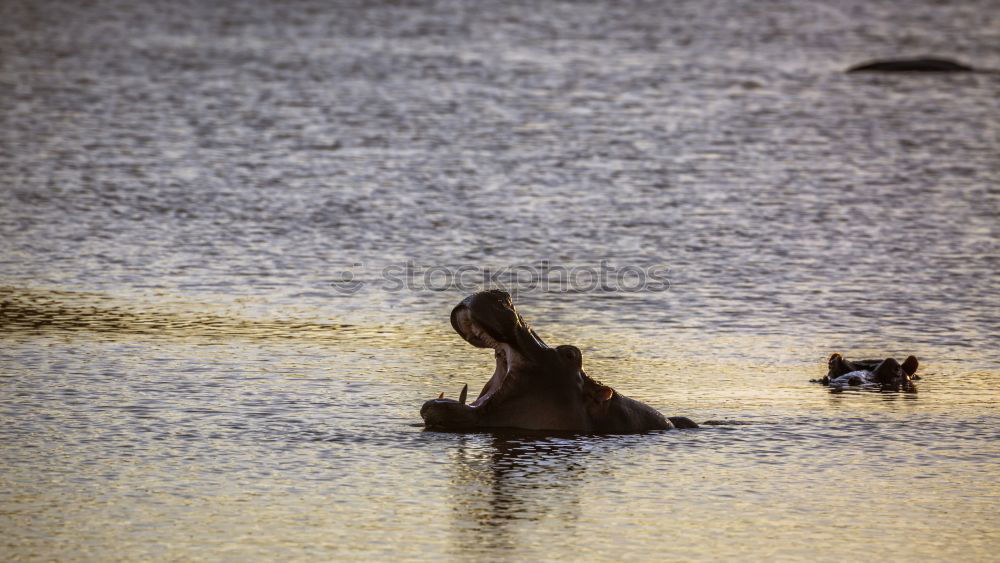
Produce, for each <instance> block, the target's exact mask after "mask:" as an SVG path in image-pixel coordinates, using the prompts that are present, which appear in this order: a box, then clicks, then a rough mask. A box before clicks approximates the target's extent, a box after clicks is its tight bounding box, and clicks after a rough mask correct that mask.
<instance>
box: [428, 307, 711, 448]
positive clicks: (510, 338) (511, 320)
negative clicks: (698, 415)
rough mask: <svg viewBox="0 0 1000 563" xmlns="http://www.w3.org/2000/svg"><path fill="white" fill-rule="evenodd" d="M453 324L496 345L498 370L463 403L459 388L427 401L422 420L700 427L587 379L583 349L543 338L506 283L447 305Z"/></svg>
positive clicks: (551, 428) (471, 425) (578, 427)
mask: <svg viewBox="0 0 1000 563" xmlns="http://www.w3.org/2000/svg"><path fill="white" fill-rule="evenodd" d="M451 326H452V327H454V329H455V332H457V333H458V334H459V335H460V336H461V337H462V338H464V339H465V340H466V341H467V342H469V343H470V344H472V345H473V346H475V347H477V348H493V350H494V357H495V358H496V370H495V371H494V373H493V376H492V377H491V378H490V380H489V381H488V382H487V383H486V385H485V386H484V387H483V390H482V391H481V392H480V393H479V397H478V398H477V399H476V400H475V401H473V402H472V403H471V404H468V405H467V404H465V394H466V393H465V389H464V388H463V390H462V393H461V397H460V399H459V400H458V401H456V400H454V399H445V398H443V397H440V398H437V399H432V400H430V401H427V402H426V403H424V405H423V406H422V407H421V408H420V416H421V417H423V419H424V424H425V426H426V427H427V428H432V429H438V430H475V429H487V428H491V429H492V428H517V429H521V430H536V431H548V432H583V433H607V434H624V433H632V432H644V431H647V430H668V429H671V428H697V427H698V425H697V424H695V423H694V422H692V421H691V420H690V419H687V418H684V417H670V418H667V417H664V416H663V415H662V414H660V413H659V412H657V411H656V410H655V409H653V408H652V407H649V406H647V405H645V404H643V403H641V402H639V401H636V400H634V399H630V398H628V397H626V396H624V395H622V394H620V393H618V392H617V391H615V390H614V389H612V388H611V387H608V386H606V385H602V384H601V383H599V382H597V381H595V380H593V379H591V378H590V377H589V376H587V374H586V373H585V372H584V371H583V356H582V354H581V353H580V350H579V349H578V348H576V347H575V346H568V345H563V346H557V347H555V348H550V347H549V346H547V345H546V344H545V342H543V341H542V339H541V338H539V337H538V335H537V334H535V331H534V330H532V329H531V328H529V327H528V325H527V323H525V322H524V319H522V318H521V315H520V314H518V312H517V310H516V309H515V308H514V304H513V302H512V301H511V298H510V295H508V294H507V293H505V292H503V291H498V290H491V291H483V292H480V293H476V294H475V295H471V296H469V297H467V298H466V299H464V300H463V301H462V302H461V303H459V304H458V305H457V306H456V307H455V308H454V309H453V310H452V312H451Z"/></svg>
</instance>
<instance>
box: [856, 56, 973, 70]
mask: <svg viewBox="0 0 1000 563" xmlns="http://www.w3.org/2000/svg"><path fill="white" fill-rule="evenodd" d="M974 70H975V69H973V68H972V67H971V66H968V65H964V64H962V63H959V62H955V61H952V60H949V59H934V58H929V57H924V58H916V59H887V60H883V61H870V62H867V63H862V64H859V65H855V66H852V67H851V68H849V69H847V72H973V71H974Z"/></svg>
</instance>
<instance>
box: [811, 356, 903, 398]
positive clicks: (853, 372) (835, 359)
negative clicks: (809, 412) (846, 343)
mask: <svg viewBox="0 0 1000 563" xmlns="http://www.w3.org/2000/svg"><path fill="white" fill-rule="evenodd" d="M918 365H919V362H918V361H917V358H916V357H915V356H909V357H907V358H906V360H904V361H903V363H902V364H900V363H899V362H897V361H896V359H895V358H886V359H884V360H855V361H853V362H849V361H847V360H846V359H845V358H844V357H843V356H841V355H840V354H834V355H832V356H830V360H829V361H828V362H827V374H826V377H823V378H822V379H815V380H813V381H815V382H816V383H822V384H824V385H829V386H830V387H837V388H842V387H845V386H875V385H877V386H879V387H881V388H882V389H897V390H898V389H905V390H913V383H912V382H913V381H914V380H917V379H920V376H918V375H914V374H915V373H916V371H917V366H918Z"/></svg>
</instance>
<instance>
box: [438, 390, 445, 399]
mask: <svg viewBox="0 0 1000 563" xmlns="http://www.w3.org/2000/svg"><path fill="white" fill-rule="evenodd" d="M438 399H444V391H441V394H440V395H438Z"/></svg>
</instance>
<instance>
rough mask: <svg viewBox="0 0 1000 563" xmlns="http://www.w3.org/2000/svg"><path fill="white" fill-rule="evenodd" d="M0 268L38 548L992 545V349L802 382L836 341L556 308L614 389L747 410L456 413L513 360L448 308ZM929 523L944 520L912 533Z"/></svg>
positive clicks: (716, 552)
mask: <svg viewBox="0 0 1000 563" xmlns="http://www.w3.org/2000/svg"><path fill="white" fill-rule="evenodd" d="M0 291H2V292H0V296H2V299H0V302H2V303H3V304H4V305H3V315H2V317H0V338H2V340H3V342H4V349H3V350H2V351H0V354H2V358H3V361H4V364H3V366H4V374H3V379H2V385H3V386H2V387H0V414H2V417H3V420H4V422H5V425H4V427H3V428H2V429H0V437H2V440H3V443H4V445H5V448H4V455H3V458H2V459H0V469H2V471H0V491H2V492H0V526H2V528H3V530H4V531H5V533H6V535H7V537H8V545H9V548H8V553H10V554H12V555H13V556H15V557H18V558H40V559H48V558H87V559H102V560H103V559H115V558H124V559H174V558H180V559H188V558H198V557H203V556H204V555H205V554H206V553H208V554H213V556H220V557H230V556H231V557H233V558H246V557H254V558H272V559H279V558H281V559H285V558H304V559H329V558H335V557H352V558H389V557H393V556H398V555H399V554H401V553H402V554H408V555H410V556H413V557H416V558H428V559H432V558H434V559H439V558H442V557H444V558H466V557H470V558H477V559H497V558H514V559H539V558H553V559H573V558H582V559H605V558H614V559H622V558H625V559H629V558H635V559H643V558H647V557H649V556H650V554H651V553H656V554H669V555H670V556H672V557H679V558H685V559H734V558H735V559H738V558H741V557H744V556H745V555H746V553H748V552H752V553H755V554H760V555H762V556H773V557H776V558H796V559H797V558H811V557H813V556H814V555H815V553H816V549H818V548H822V550H823V553H824V554H827V555H828V556H829V557H831V558H834V559H863V558H868V557H879V558H883V557H884V558H901V559H912V558H928V557H930V558H949V559H979V558H983V557H987V556H988V554H989V553H991V552H992V549H993V548H994V547H995V546H996V545H997V537H996V530H997V529H998V520H997V516H996V514H997V513H996V510H995V509H996V506H995V504H996V503H995V499H996V498H997V495H998V494H1000V488H998V484H997V482H996V479H995V475H996V472H997V470H998V465H997V463H998V462H997V460H998V459H1000V450H998V446H997V444H1000V424H998V420H997V417H996V414H995V413H996V406H997V399H998V393H997V392H996V391H995V390H994V389H993V388H992V387H990V385H989V383H990V382H991V381H995V380H996V377H997V376H998V374H997V373H996V372H993V371H969V370H967V369H965V367H966V364H964V363H962V362H949V361H947V360H946V361H940V360H938V359H937V358H935V357H933V356H932V357H931V358H928V359H927V360H926V361H925V364H924V366H923V367H922V369H921V372H920V373H922V374H923V375H924V380H922V381H921V382H920V383H919V384H918V388H919V391H918V393H916V394H906V393H877V392H863V391H845V392H843V393H839V394H835V393H830V392H829V390H828V389H826V388H823V387H820V386H817V385H814V384H810V383H808V380H809V379H810V378H814V377H817V376H819V375H821V374H822V370H823V365H824V361H825V353H826V350H825V349H824V347H825V346H827V344H826V343H825V342H823V341H822V340H818V341H812V340H810V339H809V338H807V337H803V338H798V339H788V338H782V339H774V338H770V337H767V336H754V335H726V334H720V335H702V336H700V337H698V338H693V337H691V336H685V335H683V334H670V333H669V332H665V333H663V334H652V333H649V332H648V331H646V332H643V331H641V330H636V331H633V330H632V329H630V328H628V327H625V328H622V329H617V330H616V329H614V328H608V327H606V326H602V327H596V326H589V325H587V324H586V323H582V324H574V323H565V322H563V323H558V322H544V320H542V321H538V322H536V323H534V324H535V328H536V329H537V330H538V331H539V333H540V334H541V335H542V337H543V338H545V339H546V340H547V341H548V342H549V343H550V344H558V343H563V342H572V343H574V344H577V345H579V346H581V348H583V350H584V356H585V366H586V368H587V369H588V371H589V372H590V373H592V374H593V375H594V376H595V377H597V378H598V379H601V380H603V381H605V382H606V383H608V384H610V385H612V386H614V387H616V388H617V389H618V390H619V391H620V392H623V393H625V394H627V395H629V396H633V397H635V398H638V399H641V400H644V401H647V402H649V403H650V404H652V405H654V406H655V407H657V408H659V409H661V410H662V411H664V412H665V413H667V414H669V415H683V416H690V417H692V418H694V419H695V420H697V421H700V422H704V421H706V420H710V419H712V420H728V421H734V422H738V423H741V424H738V425H722V426H711V425H706V426H704V427H703V428H702V429H699V430H696V431H675V432H666V433H653V434H648V435H638V436H550V437H544V436H531V435H516V434H492V433H482V434H446V433H436V432H425V431H423V430H422V429H421V428H420V425H419V422H420V420H419V415H418V409H419V406H420V404H421V403H422V401H423V400H425V399H427V398H429V397H431V396H434V395H436V394H437V392H439V391H442V390H443V391H446V392H447V393H448V394H449V395H451V394H453V393H456V392H457V391H458V389H459V388H460V386H461V384H462V383H466V382H467V383H469V384H470V387H472V388H474V389H475V388H477V387H478V386H480V385H482V383H483V382H484V381H485V380H486V378H487V377H488V375H489V373H490V372H491V371H492V358H491V356H490V354H489V353H488V351H483V350H478V349H474V348H472V347H470V346H468V345H467V344H465V343H464V342H463V341H461V339H460V338H458V337H457V336H456V335H455V334H454V333H453V332H452V331H451V329H450V326H448V324H447V318H446V314H442V318H441V319H440V320H439V323H438V324H437V325H436V326H432V325H419V324H417V325H402V324H400V325H389V324H385V325H374V326H369V327H366V326H363V325H360V324H357V323H351V324H348V323H336V322H335V321H331V323H329V324H326V323H322V322H312V321H310V322H299V321H295V320H280V319H279V320H272V319H253V318H241V317H239V316H235V315H231V314H228V313H226V312H225V311H219V310H213V309H212V308H211V307H200V306H198V305H197V304H177V305H174V304H169V303H168V304H162V303H161V304H157V305H155V306H153V305H145V304H137V303H135V302H128V301H124V300H120V299H114V298H111V297H107V296H103V295H101V294H86V293H70V292H42V291H38V290H26V289H13V288H5V289H3V290H0ZM528 313H534V314H535V315H537V316H535V317H532V316H531V315H530V314H529V318H541V319H544V316H545V313H546V311H545V310H544V309H542V310H539V311H529V312H528ZM824 338H825V337H824ZM841 350H842V351H843V349H841ZM868 352H871V353H873V354H874V353H876V352H877V351H875V350H871V351H866V350H861V351H857V353H858V354H865V353H868ZM942 514H950V515H961V516H960V517H954V518H941V517H940V516H941V515H942ZM925 522H934V533H933V534H931V533H915V527H917V524H915V523H925ZM867 538H878V539H876V540H870V541H869V540H868V539H867ZM886 538H891V540H887V539H886ZM904 538H905V541H903V539H904ZM897 539H898V540H899V541H897Z"/></svg>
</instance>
